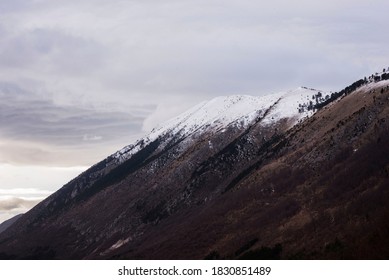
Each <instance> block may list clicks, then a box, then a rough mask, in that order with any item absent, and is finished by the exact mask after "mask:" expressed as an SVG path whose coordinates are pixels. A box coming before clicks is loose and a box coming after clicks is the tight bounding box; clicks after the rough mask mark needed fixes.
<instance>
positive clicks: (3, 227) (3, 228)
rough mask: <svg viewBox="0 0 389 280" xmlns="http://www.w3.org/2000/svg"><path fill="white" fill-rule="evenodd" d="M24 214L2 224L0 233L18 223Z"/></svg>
mask: <svg viewBox="0 0 389 280" xmlns="http://www.w3.org/2000/svg"><path fill="white" fill-rule="evenodd" d="M21 216H23V214H19V215H16V216H14V217H12V218H10V219H8V220H6V221H4V222H2V223H1V224H0V233H2V232H3V231H5V230H6V229H7V228H9V227H10V226H11V225H12V224H13V223H14V222H16V221H17V220H18V219H19V218H20V217H21Z"/></svg>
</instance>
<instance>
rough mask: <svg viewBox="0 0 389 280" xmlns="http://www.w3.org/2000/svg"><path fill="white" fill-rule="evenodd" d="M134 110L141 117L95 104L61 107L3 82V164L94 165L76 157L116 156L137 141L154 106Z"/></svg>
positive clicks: (0, 145) (0, 107)
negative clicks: (81, 151) (91, 153)
mask: <svg viewBox="0 0 389 280" xmlns="http://www.w3.org/2000/svg"><path fill="white" fill-rule="evenodd" d="M131 109H132V110H129V111H133V112H135V114H136V115H135V114H132V113H131V112H120V111H115V110H111V109H109V108H106V109H104V108H95V107H93V106H91V105H90V106H89V107H87V106H82V104H79V105H64V104H56V103H55V101H54V100H52V99H50V98H48V97H47V96H46V97H45V96H41V95H39V94H36V93H34V92H30V91H28V90H25V89H22V88H20V87H18V86H17V85H13V84H4V83H0V129H1V134H0V148H1V149H0V156H1V157H0V162H2V163H14V164H18V163H22V164H33V163H35V164H48V165H55V164H57V165H59V166H61V165H69V164H78V165H83V164H88V163H90V161H91V160H92V158H93V157H92V158H91V156H88V155H87V154H85V158H84V159H83V158H81V159H80V158H74V157H75V154H74V153H75V152H77V151H80V150H81V149H85V150H89V151H90V152H92V150H95V152H94V154H95V155H96V157H97V156H100V157H101V156H103V155H102V153H103V152H105V153H107V152H108V149H109V148H110V149H112V150H111V152H114V149H116V148H120V146H119V145H125V144H126V142H127V141H128V142H129V141H131V140H134V139H132V137H133V136H134V135H137V133H139V132H140V131H141V127H142V125H143V120H144V119H145V117H146V115H147V113H148V112H150V111H151V110H152V107H151V106H149V107H147V106H146V107H141V106H136V105H134V106H133V108H131ZM104 146H105V147H106V149H104V148H102V147H104ZM100 150H101V151H100ZM105 155H108V154H105ZM96 157H94V158H93V159H94V160H97V158H96Z"/></svg>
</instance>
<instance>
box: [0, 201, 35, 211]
mask: <svg viewBox="0 0 389 280" xmlns="http://www.w3.org/2000/svg"><path fill="white" fill-rule="evenodd" d="M41 200H42V199H31V200H30V199H28V200H27V199H22V198H17V197H11V198H8V199H4V200H0V211H7V212H8V211H12V210H22V211H23V210H24V211H25V210H27V209H30V208H32V207H34V206H35V205H36V204H38V203H39V202H40V201H41Z"/></svg>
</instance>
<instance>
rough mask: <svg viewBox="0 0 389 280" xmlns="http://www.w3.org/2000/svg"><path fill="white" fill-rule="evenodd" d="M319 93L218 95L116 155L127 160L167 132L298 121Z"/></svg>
mask: <svg viewBox="0 0 389 280" xmlns="http://www.w3.org/2000/svg"><path fill="white" fill-rule="evenodd" d="M318 94H319V95H320V96H323V94H322V93H321V92H320V91H318V90H315V89H309V88H306V87H299V88H297V89H295V90H290V91H287V92H279V93H274V94H269V95H264V96H249V95H232V96H220V97H216V98H213V99H211V100H209V101H204V102H202V103H200V104H198V105H196V106H194V107H193V108H191V109H189V110H188V111H186V112H184V113H182V114H181V115H179V116H177V117H175V118H172V119H170V120H168V121H166V122H164V123H162V124H161V125H159V126H158V127H156V128H154V129H153V130H152V131H151V133H150V134H149V135H147V136H146V137H145V138H143V139H140V140H139V141H137V142H136V143H135V144H132V145H129V146H126V147H125V148H123V149H122V150H120V151H118V152H117V153H115V154H114V155H113V156H114V157H115V158H118V159H119V160H121V161H122V160H125V159H127V158H129V157H130V156H131V155H132V154H134V153H136V152H137V151H138V150H140V149H141V148H142V147H144V146H145V145H147V144H148V143H150V142H152V141H154V140H156V139H157V138H158V137H161V136H166V135H170V136H171V137H173V136H177V135H179V136H180V138H186V137H188V136H190V135H198V134H202V133H205V132H209V131H212V130H213V131H216V130H218V129H223V128H226V127H228V126H237V127H241V128H245V127H247V126H249V125H251V124H252V123H253V122H257V121H259V122H261V124H262V125H264V126H266V125H271V124H272V123H274V122H277V121H279V120H281V119H283V118H290V119H292V120H293V122H292V123H297V122H298V121H299V120H301V119H303V118H305V117H308V116H310V115H312V114H313V110H308V109H307V107H309V105H307V104H309V103H310V102H312V100H313V98H312V97H315V96H317V95H318ZM302 104H306V105H302ZM304 106H305V107H304ZM304 108H305V109H304Z"/></svg>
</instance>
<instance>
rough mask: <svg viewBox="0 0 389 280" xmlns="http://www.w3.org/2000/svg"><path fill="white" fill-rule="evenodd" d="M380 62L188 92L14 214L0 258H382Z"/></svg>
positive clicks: (387, 95) (387, 134)
mask: <svg viewBox="0 0 389 280" xmlns="http://www.w3.org/2000/svg"><path fill="white" fill-rule="evenodd" d="M385 74H386V73H380V74H379V75H378V74H377V75H374V77H379V78H377V79H376V78H372V79H371V78H370V77H369V79H362V80H359V81H357V82H355V83H353V84H352V85H350V86H348V87H346V88H345V89H343V90H341V91H339V92H336V93H324V92H322V91H318V90H314V89H309V88H305V87H301V88H298V89H296V90H293V91H289V92H285V93H277V94H272V95H268V96H263V97H252V96H229V97H218V98H215V99H213V100H211V101H208V102H204V103H201V104H199V105H198V106H196V107H194V108H193V109H191V110H189V111H187V112H185V113H183V114H182V115H180V116H178V117H177V118H175V119H172V120H170V121H168V122H167V123H165V124H162V125H161V126H159V127H157V128H156V129H154V130H153V131H152V132H151V133H150V134H149V135H148V136H146V137H145V138H143V139H140V140H139V141H137V142H136V143H134V144H132V145H129V146H127V147H125V148H123V149H122V150H120V151H118V152H116V153H114V154H113V155H111V156H109V157H108V158H106V159H104V160H103V161H101V162H99V163H98V164H96V165H94V166H92V167H91V168H90V169H89V170H87V171H85V172H84V173H82V174H81V175H79V176H78V177H77V178H75V179H73V180H72V181H70V182H69V183H68V184H66V185H65V186H64V187H62V188H61V189H60V190H59V191H57V192H56V193H54V194H53V195H51V196H50V197H48V198H47V199H46V200H44V201H43V202H41V203H40V204H38V205H37V206H35V207H34V208H33V209H32V210H30V211H29V212H28V213H26V214H25V215H23V217H21V218H20V219H19V220H18V221H16V222H15V223H14V224H13V225H12V226H11V227H9V228H8V229H7V230H6V231H4V232H3V233H1V234H0V257H1V258H5V259H13V258H17V259H18V258H22V259H42V258H43V259H117V258H120V259H122V258H124V259H203V258H207V259H209V258H211V259H217V258H227V259H235V258H236V259H261V258H285V259H288V258H303V259H323V258H335V259H340V258H352V259H359V258H387V257H389V243H388V241H387V236H388V234H389V226H388V225H387V220H388V217H389V208H388V206H387V203H386V201H387V200H388V198H389V193H388V187H389V145H387V143H388V140H389V125H388V124H389V119H388V117H389V108H388V106H387V104H388V100H389V90H388V89H389V88H388V87H389V82H388V80H387V77H386V76H384V75H385Z"/></svg>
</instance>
